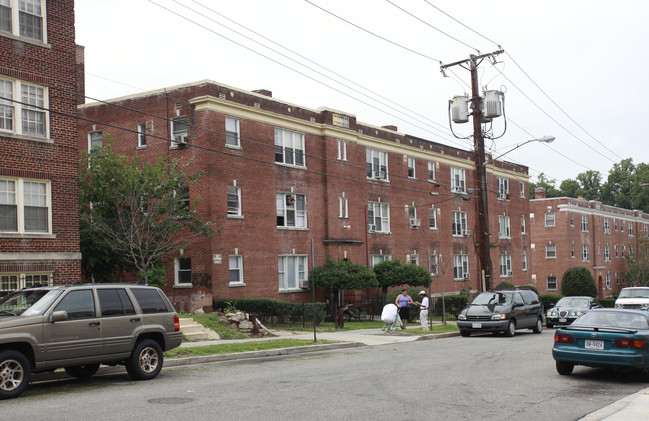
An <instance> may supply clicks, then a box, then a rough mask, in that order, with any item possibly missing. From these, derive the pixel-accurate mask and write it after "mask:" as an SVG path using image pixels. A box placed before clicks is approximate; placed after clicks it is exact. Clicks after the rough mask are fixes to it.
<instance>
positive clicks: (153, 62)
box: [75, 0, 649, 185]
mask: <svg viewBox="0 0 649 421" xmlns="http://www.w3.org/2000/svg"><path fill="white" fill-rule="evenodd" d="M75 3H76V4H75V8H76V39H77V43H78V44H80V45H83V46H85V54H86V56H85V60H86V61H85V63H86V95H87V96H89V97H92V98H97V99H101V100H106V99H110V98H115V97H119V96H123V95H130V94H134V93H138V92H142V91H149V90H154V89H160V88H163V87H170V86H174V85H179V84H183V83H188V82H194V81H198V80H203V79H210V80H214V81H216V82H220V83H224V84H227V85H230V86H233V87H236V88H241V89H245V90H255V89H268V90H270V91H272V92H273V97H274V98H277V99H280V100H283V101H287V102H292V103H294V104H297V105H300V106H305V107H309V108H319V107H329V108H334V109H338V110H341V111H345V112H348V113H351V114H354V115H356V117H357V119H358V121H361V122H363V123H367V124H372V125H376V126H383V125H395V126H397V127H398V130H399V131H400V132H402V133H406V134H411V135H415V136H419V137H422V138H425V139H429V140H432V141H435V142H440V143H444V144H448V145H451V146H456V147H462V148H465V149H471V148H472V147H471V144H472V143H471V140H466V139H456V138H455V137H454V136H453V135H452V134H451V131H450V130H449V123H448V101H449V100H450V99H451V98H452V97H453V96H455V95H462V94H464V93H470V88H469V84H470V74H469V71H467V70H465V69H462V68H461V67H458V66H455V67H453V68H452V69H450V70H452V72H451V71H447V76H448V77H444V76H443V75H442V74H441V73H440V61H441V62H443V63H452V62H456V61H459V60H464V59H467V58H468V57H469V55H470V54H478V53H477V51H476V50H479V51H480V53H488V52H493V51H496V50H498V49H499V47H498V46H501V47H502V48H503V49H504V50H505V53H504V54H501V55H499V56H498V57H497V59H498V61H499V62H498V63H497V64H495V65H492V63H491V62H490V61H488V60H485V61H483V62H482V64H481V66H480V85H481V87H482V88H484V87H487V88H488V89H494V90H502V91H505V92H506V93H505V112H506V117H507V119H506V121H507V130H506V133H505V134H504V136H502V137H501V138H499V139H497V140H493V141H492V140H487V142H486V146H487V148H488V150H489V151H490V152H492V153H493V154H494V156H497V155H499V154H501V153H504V152H507V151H508V150H510V149H512V148H513V147H514V146H516V145H517V144H520V143H522V142H525V141H526V140H529V139H533V138H539V137H542V136H545V135H551V136H555V137H556V140H555V141H554V143H552V144H550V145H546V144H541V143H530V144H527V145H525V146H522V147H520V148H518V149H516V150H515V151H512V152H511V153H508V154H507V155H506V156H505V157H504V158H503V159H507V160H511V161H513V162H517V163H520V164H523V165H526V166H528V167H529V168H530V175H531V176H532V177H533V180H536V178H537V177H538V175H539V174H540V173H544V174H545V175H546V176H547V177H549V178H551V179H555V180H557V185H558V184H559V183H560V181H562V180H565V179H567V178H575V177H576V176H577V174H579V173H581V172H585V171H587V170H595V171H599V172H600V173H601V174H602V178H603V180H604V181H605V180H606V178H607V176H608V172H609V170H610V169H611V168H612V166H613V164H614V163H617V162H619V161H621V160H622V159H625V158H633V161H634V163H636V164H637V163H639V162H645V163H647V162H649V159H647V157H648V156H649V154H648V150H649V142H647V140H648V138H649V136H648V135H649V128H648V126H647V124H646V122H645V119H646V116H645V112H646V111H645V110H646V106H645V107H643V106H642V104H643V102H646V101H647V91H648V89H647V81H648V80H649V66H648V61H649V58H648V55H647V54H646V48H647V45H649V30H648V29H647V26H646V18H647V16H649V2H647V1H646V0H637V1H631V0H623V1H619V2H616V3H614V4H613V3H611V2H608V1H603V0H588V1H586V0H578V1H575V0H571V1H566V0H546V1H534V2H532V1H520V0H507V1H502V0H498V1H484V0H464V1H458V0H390V1H385V0H309V1H308V2H307V1H305V0H272V1H269V0H236V1H232V0H230V1H221V0H197V1H193V0H178V1H174V0H110V1H106V0H77V1H76V2H75ZM323 9H324V10H323ZM440 9H441V11H440ZM404 10H405V11H404ZM442 11H443V12H442ZM217 13H218V14H217ZM408 13H410V14H408ZM219 14H220V15H219ZM334 15H337V16H338V17H336V16H334ZM413 15H414V16H413ZM449 16H450V17H449ZM340 18H342V19H345V20H346V21H347V22H345V21H343V20H341V19H340ZM354 25H356V26H354ZM359 27H360V28H363V29H359ZM227 28H232V29H234V30H235V31H237V32H239V33H236V32H233V31H232V30H230V29H227ZM468 28H470V29H468ZM251 31H254V32H251ZM368 31H369V32H372V33H374V34H375V35H377V36H379V37H382V38H383V39H381V38H378V37H377V36H375V35H372V34H370V33H368ZM255 33H256V34H255ZM242 34H243V35H245V36H247V37H250V38H251V39H252V40H254V41H252V40H251V39H248V38H246V37H245V36H243V35H242ZM255 41H256V42H255ZM269 48H270V49H269ZM287 49H288V50H287ZM273 50H274V51H273ZM87 101H88V102H92V100H90V99H88V100H87ZM504 122H505V119H503V118H500V119H497V120H496V121H495V123H494V127H493V134H494V136H500V135H501V134H502V132H503V129H504ZM454 130H455V133H456V134H457V135H459V136H461V137H463V136H467V135H469V134H470V132H471V130H472V129H471V123H468V124H464V125H454ZM647 181H648V182H649V180H647Z"/></svg>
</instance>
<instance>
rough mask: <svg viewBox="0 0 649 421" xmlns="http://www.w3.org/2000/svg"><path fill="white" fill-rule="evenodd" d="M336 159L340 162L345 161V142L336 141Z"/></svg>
mask: <svg viewBox="0 0 649 421" xmlns="http://www.w3.org/2000/svg"><path fill="white" fill-rule="evenodd" d="M336 157H337V158H338V159H339V160H341V161H347V141H345V140H340V139H338V140H336Z"/></svg>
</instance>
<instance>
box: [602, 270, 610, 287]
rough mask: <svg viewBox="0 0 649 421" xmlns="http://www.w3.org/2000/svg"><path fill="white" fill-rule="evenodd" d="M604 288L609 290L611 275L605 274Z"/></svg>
mask: <svg viewBox="0 0 649 421" xmlns="http://www.w3.org/2000/svg"><path fill="white" fill-rule="evenodd" d="M604 287H605V288H606V289H611V273H610V272H607V273H606V275H605V276H604Z"/></svg>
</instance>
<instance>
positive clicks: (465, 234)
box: [462, 230, 471, 237]
mask: <svg viewBox="0 0 649 421" xmlns="http://www.w3.org/2000/svg"><path fill="white" fill-rule="evenodd" d="M469 234H471V230H462V235H463V236H465V237H468V236H469Z"/></svg>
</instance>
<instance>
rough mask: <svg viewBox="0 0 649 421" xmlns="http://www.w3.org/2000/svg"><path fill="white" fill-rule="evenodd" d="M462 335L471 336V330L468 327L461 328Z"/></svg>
mask: <svg viewBox="0 0 649 421" xmlns="http://www.w3.org/2000/svg"><path fill="white" fill-rule="evenodd" d="M460 335H462V336H464V337H465V338H468V337H469V336H471V331H470V330H466V329H460Z"/></svg>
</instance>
